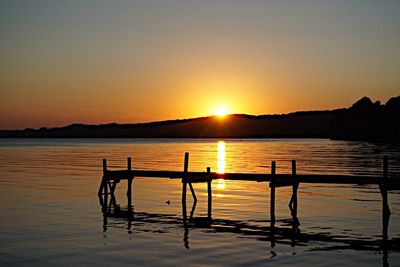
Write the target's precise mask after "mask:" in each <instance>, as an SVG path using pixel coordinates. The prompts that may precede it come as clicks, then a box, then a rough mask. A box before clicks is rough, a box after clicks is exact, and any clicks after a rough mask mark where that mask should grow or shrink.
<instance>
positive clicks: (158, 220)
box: [100, 196, 400, 266]
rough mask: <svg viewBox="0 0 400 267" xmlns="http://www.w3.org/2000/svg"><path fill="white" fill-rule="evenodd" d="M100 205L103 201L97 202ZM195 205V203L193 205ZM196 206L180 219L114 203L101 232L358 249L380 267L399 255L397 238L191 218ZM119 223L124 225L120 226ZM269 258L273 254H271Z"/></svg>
mask: <svg viewBox="0 0 400 267" xmlns="http://www.w3.org/2000/svg"><path fill="white" fill-rule="evenodd" d="M101 198H102V196H100V201H101V203H104V202H102V201H103V200H102V199H101ZM194 204H195V203H194ZM195 208H196V205H193V207H192V209H191V214H190V215H189V217H186V220H185V219H184V218H185V216H183V217H181V216H178V215H173V214H151V213H146V212H134V211H133V209H131V210H128V209H120V208H119V205H118V204H117V205H116V206H115V207H112V208H111V209H106V210H103V216H104V217H103V218H104V221H103V231H104V232H106V231H107V229H108V228H109V227H115V228H125V229H127V232H128V233H129V234H133V233H134V232H135V231H136V232H148V233H154V234H167V233H171V232H175V231H180V230H181V229H182V228H183V229H182V234H183V238H182V241H183V245H184V247H185V248H187V249H189V248H190V231H191V230H199V231H203V232H205V233H207V234H212V233H232V234H236V235H237V237H239V238H243V237H244V238H253V239H256V240H259V241H262V242H269V243H270V244H271V247H274V246H275V245H276V244H281V245H288V246H291V247H296V246H298V247H304V248H305V247H307V246H310V245H309V244H310V243H313V244H314V246H311V247H309V248H307V249H305V251H337V250H358V251H371V252H378V253H380V252H381V253H382V261H383V266H389V264H388V255H389V251H396V252H400V238H394V239H392V240H387V238H386V237H385V236H383V238H382V239H380V238H368V239H367V238H365V237H360V236H352V235H350V232H348V231H346V232H343V233H342V234H340V235H338V234H331V233H329V232H327V230H329V229H327V228H324V229H321V232H320V233H314V232H312V233H307V232H303V231H301V230H300V228H299V225H298V224H297V223H294V222H295V220H294V219H296V220H297V218H290V219H282V220H276V224H274V226H273V227H271V226H263V225H266V224H268V222H269V221H268V220H257V221H256V220H246V221H244V220H242V221H240V220H228V219H211V218H210V217H195V216H193V214H194V211H195ZM121 222H125V223H124V224H121ZM271 254H272V256H271V257H274V256H275V255H276V254H275V252H274V251H271Z"/></svg>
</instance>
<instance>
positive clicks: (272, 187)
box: [269, 161, 276, 228]
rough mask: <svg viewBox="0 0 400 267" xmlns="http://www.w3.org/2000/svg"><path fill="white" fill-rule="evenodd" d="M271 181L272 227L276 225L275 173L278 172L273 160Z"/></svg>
mask: <svg viewBox="0 0 400 267" xmlns="http://www.w3.org/2000/svg"><path fill="white" fill-rule="evenodd" d="M271 174H272V175H271V182H270V183H269V186H270V188H271V199H270V215H271V216H270V217H271V228H273V227H274V226H275V174H276V163H275V161H272V162H271Z"/></svg>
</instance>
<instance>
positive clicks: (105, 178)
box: [103, 159, 108, 211]
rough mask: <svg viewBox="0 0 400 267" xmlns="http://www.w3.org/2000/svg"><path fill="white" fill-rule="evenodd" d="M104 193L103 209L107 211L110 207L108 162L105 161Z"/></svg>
mask: <svg viewBox="0 0 400 267" xmlns="http://www.w3.org/2000/svg"><path fill="white" fill-rule="evenodd" d="M103 192H104V201H103V209H104V211H107V205H108V177H107V160H106V159H103Z"/></svg>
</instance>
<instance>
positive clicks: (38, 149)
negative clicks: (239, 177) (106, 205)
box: [0, 139, 400, 266]
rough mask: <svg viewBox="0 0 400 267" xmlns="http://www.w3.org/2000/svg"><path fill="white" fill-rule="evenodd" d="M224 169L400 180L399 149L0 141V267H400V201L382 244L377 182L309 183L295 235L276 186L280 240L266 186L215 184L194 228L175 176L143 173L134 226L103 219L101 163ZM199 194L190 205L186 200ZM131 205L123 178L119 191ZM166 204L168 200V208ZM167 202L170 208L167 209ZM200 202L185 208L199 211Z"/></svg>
mask: <svg viewBox="0 0 400 267" xmlns="http://www.w3.org/2000/svg"><path fill="white" fill-rule="evenodd" d="M185 151H188V152H190V163H189V170H191V171H204V170H205V169H206V167H208V166H209V167H211V170H212V171H219V172H224V171H225V172H259V173H269V172H270V162H271V161H272V160H276V161H277V172H278V173H290V164H291V163H290V160H292V159H295V160H297V167H298V170H297V172H298V173H341V174H357V175H375V174H378V175H381V173H382V157H383V155H388V156H389V158H390V162H389V175H390V176H397V177H398V178H399V179H400V146H395V145H383V144H370V143H364V142H344V141H331V140H320V139H318V140H246V139H243V140H224V141H222V140H193V139H184V140H182V139H179V140H171V139H169V140H132V139H125V140H124V139H121V140H119V139H108V140H107V139H57V140H54V139H53V140H52V139H21V140H18V139H0V208H1V213H0V266H14V265H24V266H49V265H50V266H73V265H76V266H82V265H89V264H91V265H96V266H112V265H118V266H123V265H130V266H210V265H213V266H219V265H221V266H224V265H226V266H232V265H236V266H250V265H251V266H253V265H254V266H257V265H260V266H264V265H275V264H279V266H293V265H296V266H339V265H340V266H381V265H382V266H400V194H399V192H398V191H395V192H394V191H392V192H390V193H389V203H390V207H391V210H392V216H391V218H390V223H389V239H388V240H387V241H384V240H383V237H382V218H381V201H380V200H381V196H380V193H379V189H378V187H377V186H349V185H338V186H333V185H332V186H326V185H303V184H302V185H301V186H300V188H299V210H298V219H299V220H300V223H301V225H300V226H299V229H298V230H297V231H292V226H291V224H290V218H291V217H290V212H289V209H288V207H287V204H288V201H289V197H290V193H291V188H278V189H277V204H276V216H277V220H278V221H277V224H276V232H275V238H274V239H271V235H270V234H271V233H270V229H269V228H268V226H269V188H268V184H266V183H256V182H236V181H223V180H220V181H214V182H213V213H212V215H213V221H212V222H211V224H210V223H208V222H206V220H205V217H206V215H207V194H206V193H207V191H206V188H205V185H202V184H195V185H194V187H195V190H196V192H197V195H198V198H199V202H198V204H197V206H196V209H195V211H194V215H193V219H192V220H191V221H190V222H189V223H188V225H187V227H186V228H185V227H184V225H183V222H182V214H181V183H180V181H178V180H169V179H153V178H137V179H135V180H134V183H133V204H134V211H135V213H134V219H133V221H129V220H128V219H127V218H126V217H124V216H114V217H105V218H104V217H103V214H102V212H101V207H100V205H99V201H98V198H97V190H98V186H99V183H100V179H101V175H102V167H101V160H102V158H107V159H108V162H109V168H111V169H113V168H114V169H117V168H126V157H128V156H132V158H133V168H140V169H159V170H182V169H183V155H184V152H185ZM189 199H190V198H189ZM117 201H118V203H119V204H120V205H121V207H122V209H124V208H125V207H126V182H125V181H122V182H121V183H120V184H119V185H118V188H117ZM168 201H169V202H168ZM167 202H168V203H169V204H168V203H167ZM190 206H191V203H189V207H188V209H189V210H190Z"/></svg>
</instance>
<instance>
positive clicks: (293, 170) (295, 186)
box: [291, 160, 299, 218]
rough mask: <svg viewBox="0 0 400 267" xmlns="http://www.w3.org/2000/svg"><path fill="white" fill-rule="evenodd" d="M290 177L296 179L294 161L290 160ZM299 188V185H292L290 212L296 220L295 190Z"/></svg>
mask: <svg viewBox="0 0 400 267" xmlns="http://www.w3.org/2000/svg"><path fill="white" fill-rule="evenodd" d="M292 175H293V177H296V161H295V160H292ZM298 188H299V183H294V184H293V185H292V200H291V212H292V216H293V217H294V218H297V189H298Z"/></svg>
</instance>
